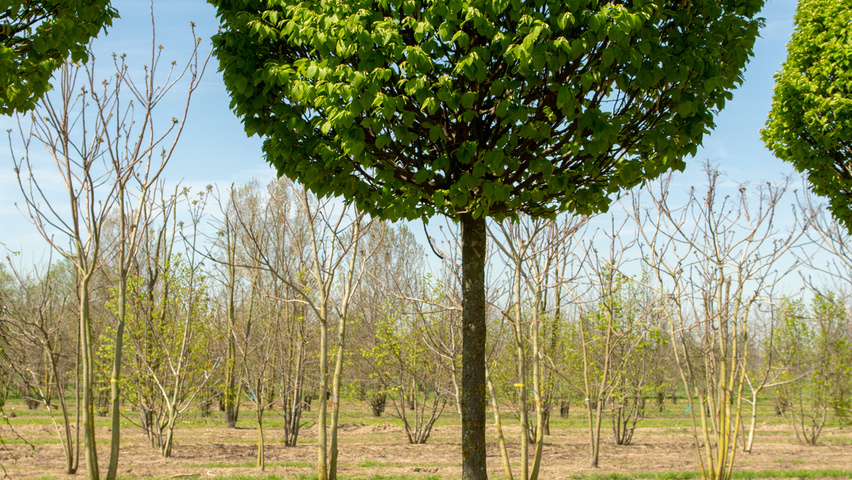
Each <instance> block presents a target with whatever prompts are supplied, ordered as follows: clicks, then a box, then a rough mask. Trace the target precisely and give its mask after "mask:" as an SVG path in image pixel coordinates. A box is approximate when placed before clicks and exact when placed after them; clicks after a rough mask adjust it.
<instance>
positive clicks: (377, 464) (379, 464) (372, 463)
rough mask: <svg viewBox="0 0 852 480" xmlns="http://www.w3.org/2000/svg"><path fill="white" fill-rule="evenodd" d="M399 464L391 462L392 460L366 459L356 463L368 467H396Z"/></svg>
mask: <svg viewBox="0 0 852 480" xmlns="http://www.w3.org/2000/svg"><path fill="white" fill-rule="evenodd" d="M400 465H401V464H399V463H392V462H377V461H374V460H366V461H363V462H361V463H359V464H358V466H359V467H363V468H370V467H398V466H400Z"/></svg>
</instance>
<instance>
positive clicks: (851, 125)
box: [762, 0, 852, 232]
mask: <svg viewBox="0 0 852 480" xmlns="http://www.w3.org/2000/svg"><path fill="white" fill-rule="evenodd" d="M795 27H796V29H795V32H794V33H793V37H792V39H791V40H790V43H789V44H788V45H787V60H786V61H785V62H784V65H783V66H782V68H781V70H780V71H779V72H778V73H777V74H776V75H775V81H776V82H777V83H776V86H775V94H774V96H773V101H772V110H771V111H770V112H769V119H768V120H767V122H766V128H765V129H764V130H763V131H762V137H763V141H764V142H766V146H767V147H768V148H769V149H770V150H772V152H773V153H774V154H775V155H776V156H778V157H779V158H781V159H782V160H784V161H786V162H790V163H792V164H793V166H794V167H795V168H796V170H797V171H799V172H804V173H807V175H808V180H809V181H810V183H811V185H812V188H813V191H814V192H815V193H816V194H818V195H822V196H824V197H827V198H828V200H829V204H830V208H831V211H832V213H833V214H834V216H835V217H836V218H837V219H838V220H839V221H840V222H841V223H843V224H844V225H845V226H846V228H847V229H849V231H850V232H852V1H850V0H801V1H800V2H799V7H798V11H797V12H796V17H795Z"/></svg>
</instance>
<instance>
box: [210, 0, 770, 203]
mask: <svg viewBox="0 0 852 480" xmlns="http://www.w3.org/2000/svg"><path fill="white" fill-rule="evenodd" d="M211 3H213V4H215V5H216V6H217V8H218V15H219V17H220V19H221V22H222V25H223V29H222V30H221V32H220V33H219V34H218V35H217V36H216V37H215V38H214V42H215V48H216V55H217V57H218V59H219V62H220V68H221V69H222V71H223V72H224V79H225V83H226V85H227V87H228V89H229V91H230V94H231V97H232V102H231V106H232V108H233V109H234V110H235V111H236V113H237V114H238V115H240V116H241V117H243V121H244V124H245V128H246V131H247V132H248V133H249V134H258V135H261V136H263V137H265V142H264V151H265V152H266V154H267V159H268V160H269V161H270V163H272V164H273V165H275V166H276V167H277V169H278V173H279V175H287V176H289V177H291V178H297V179H299V181H300V182H303V183H304V184H305V185H306V186H307V187H308V188H310V189H311V190H313V191H314V192H316V193H318V194H319V195H320V196H324V195H342V196H344V197H346V198H347V199H350V200H354V201H355V202H356V203H357V204H358V206H359V207H360V208H362V209H364V210H365V211H367V212H368V213H370V214H372V215H379V216H381V217H383V218H388V219H399V218H408V219H414V218H418V217H419V218H429V217H431V216H433V215H435V214H437V213H441V214H445V215H449V216H456V215H458V214H461V213H466V212H473V213H474V216H475V217H479V216H481V215H489V216H494V217H497V218H500V217H505V216H513V215H516V214H517V213H519V212H527V213H530V214H533V215H552V214H554V213H555V212H557V211H560V210H572V211H575V212H579V213H589V212H593V211H600V210H606V208H607V206H608V204H609V201H610V200H609V198H608V197H609V196H610V195H612V194H614V193H615V192H617V191H619V190H620V189H621V188H627V187H632V186H634V185H637V184H638V183H640V182H641V181H642V180H643V179H647V178H653V177H656V176H658V175H660V174H661V173H663V172H665V171H668V170H670V169H673V168H674V169H681V168H683V166H684V163H683V160H682V159H683V157H684V156H685V155H689V154H693V153H695V151H696V148H697V145H698V144H699V143H700V142H701V140H702V138H703V136H704V134H705V133H707V132H708V130H709V129H710V128H712V127H713V126H714V123H713V114H714V113H715V112H717V111H718V110H719V109H721V108H722V107H723V106H724V104H725V101H726V100H728V99H730V97H731V94H730V92H729V90H731V89H732V88H734V87H735V86H736V85H737V84H738V83H739V82H740V81H741V80H742V77H741V72H742V69H743V67H744V66H745V63H746V61H747V60H748V58H749V55H750V54H751V51H752V46H753V43H754V38H755V35H756V34H757V29H758V26H759V23H760V20H758V19H756V18H755V15H756V14H757V11H758V10H759V8H760V7H761V6H762V4H763V1H762V0H737V1H732V0H726V1H721V2H717V1H704V0H702V1H691V2H689V4H688V5H683V4H682V3H681V2H666V1H637V2H627V3H610V2H602V1H598V0H573V1H569V2H563V1H546V0H537V1H535V2H520V1H517V0H477V1H461V0H452V1H416V0H402V1H400V0H392V1H388V0H381V1H375V0H361V1H351V2H330V1H322V2H299V1H279V2H260V1H254V0H251V1H246V0H240V1H236V0H211Z"/></svg>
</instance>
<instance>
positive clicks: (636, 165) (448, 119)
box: [211, 0, 763, 480]
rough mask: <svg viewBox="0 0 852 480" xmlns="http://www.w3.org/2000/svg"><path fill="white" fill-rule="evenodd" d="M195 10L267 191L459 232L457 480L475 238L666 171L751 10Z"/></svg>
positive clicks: (470, 432)
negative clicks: (206, 13)
mask: <svg viewBox="0 0 852 480" xmlns="http://www.w3.org/2000/svg"><path fill="white" fill-rule="evenodd" d="M211 3H213V4H215V5H216V7H217V10H218V16H219V18H220V20H221V23H222V30H221V31H220V33H219V34H217V35H216V36H215V37H214V42H215V45H216V47H215V48H216V55H217V57H218V59H219V63H220V68H221V70H222V71H223V73H224V80H225V84H226V86H227V87H228V89H229V91H230V94H231V97H232V101H231V105H232V106H233V108H234V110H235V111H236V112H237V114H238V115H240V116H241V117H243V120H244V124H245V128H246V132H247V133H249V134H252V135H254V134H257V135H261V136H263V137H265V141H264V150H265V152H266V155H267V158H268V160H269V161H270V162H271V163H272V164H273V165H275V167H276V168H277V170H278V174H279V175H287V176H289V177H291V178H293V179H296V180H298V181H299V182H301V183H302V184H303V185H304V186H305V187H306V188H308V189H310V190H312V191H314V192H315V193H316V194H318V195H319V196H321V197H324V196H331V195H334V196H343V197H345V198H346V200H347V201H349V202H354V203H355V204H356V205H357V206H358V207H359V208H360V209H362V210H363V211H364V212H366V213H368V214H370V215H374V216H378V217H380V218H383V219H390V220H396V219H401V218H408V219H416V218H420V219H424V220H428V219H429V218H431V217H433V216H434V215H436V214H442V215H446V216H448V217H451V218H453V219H454V220H455V221H457V222H458V223H459V224H460V225H461V236H462V259H463V261H462V267H463V282H462V293H463V303H464V308H463V347H462V352H463V353H462V358H463V360H462V363H463V367H462V384H463V385H464V389H463V392H462V418H463V422H462V423H463V427H462V458H463V462H462V475H463V478H465V479H484V478H486V477H487V472H486V465H485V402H486V395H485V356H486V342H485V339H486V304H485V258H486V251H487V248H486V235H487V234H486V218H487V217H489V216H490V217H495V218H497V219H501V218H504V217H514V216H516V215H518V214H520V213H528V214H530V215H533V216H553V215H555V214H556V213H557V212H559V211H563V210H570V211H573V212H575V213H581V214H585V213H591V212H595V211H600V210H605V209H606V208H607V206H608V204H609V202H610V200H609V196H610V195H612V194H615V193H616V192H618V191H620V190H621V189H623V188H629V187H632V186H634V185H637V184H639V183H640V182H642V181H643V180H644V179H647V178H653V177H656V176H658V175H660V174H661V173H663V172H665V171H667V170H669V169H672V168H682V167H683V165H684V163H683V158H684V157H685V156H686V155H688V154H694V153H695V151H696V149H697V146H698V144H699V143H700V142H701V139H702V138H703V136H704V134H705V133H706V132H707V131H708V129H710V128H712V127H713V115H714V113H715V112H716V111H718V110H719V109H721V108H722V107H723V106H724V104H725V101H726V100H727V99H728V98H730V96H731V94H730V92H729V90H731V89H732V88H734V87H735V86H736V85H737V84H738V83H739V82H740V80H741V74H742V70H743V68H744V66H745V63H746V62H747V60H748V58H749V56H750V54H751V51H752V47H753V44H754V39H755V36H756V34H757V29H758V26H759V24H760V21H759V20H758V19H757V18H755V16H756V14H757V12H758V10H759V9H760V7H761V6H762V4H763V1H762V0H746V1H740V0H725V1H722V2H718V1H715V0H713V1H710V0H693V1H690V2H689V3H688V4H686V5H684V4H683V3H682V2H679V1H678V2H674V1H672V2H665V3H663V4H662V5H661V4H655V3H639V4H621V3H603V2H598V1H597V0H582V1H578V2H569V3H566V2H562V1H545V0H542V1H540V2H535V3H522V2H513V1H497V2H492V1H485V0H478V1H474V2H462V1H459V0H453V1H450V2H445V1H433V2H417V1H408V0H406V1H400V0H397V1H380V2H379V1H372V0H362V1H354V2H301V1H297V0H292V1H283V2H278V3H277V4H276V5H275V6H270V5H266V4H262V3H261V2H232V1H228V0H211ZM332 478H334V477H332ZM320 480H326V478H325V477H324V476H321V477H320Z"/></svg>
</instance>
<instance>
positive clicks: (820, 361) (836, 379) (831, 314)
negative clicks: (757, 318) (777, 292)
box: [775, 293, 852, 445]
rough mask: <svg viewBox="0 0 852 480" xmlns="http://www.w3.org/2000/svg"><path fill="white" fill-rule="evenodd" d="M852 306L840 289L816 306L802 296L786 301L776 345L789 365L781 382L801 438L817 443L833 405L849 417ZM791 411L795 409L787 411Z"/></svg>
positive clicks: (781, 393) (781, 395)
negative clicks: (849, 312) (851, 319)
mask: <svg viewBox="0 0 852 480" xmlns="http://www.w3.org/2000/svg"><path fill="white" fill-rule="evenodd" d="M847 330H848V320H847V316H846V306H845V305H844V303H843V302H842V301H841V300H840V299H839V298H837V297H836V296H835V295H834V294H831V293H829V294H827V295H821V294H820V295H817V296H816V297H814V300H813V303H812V305H811V308H810V311H808V309H807V308H806V307H805V306H804V304H803V303H802V302H801V301H785V303H784V305H783V308H782V314H781V318H780V322H779V326H778V331H777V332H776V340H775V349H776V354H777V355H778V358H779V360H780V362H781V368H782V369H784V372H783V374H782V377H781V378H782V380H793V381H792V382H791V383H787V384H784V385H781V386H779V387H777V390H776V396H778V398H779V403H780V404H781V405H782V406H783V407H784V408H785V410H784V413H786V414H789V421H790V423H791V424H792V426H793V428H794V431H795V433H796V436H797V438H799V440H800V441H802V442H803V443H808V444H811V445H813V444H815V443H816V442H817V440H818V438H819V435H820V433H821V431H822V428H823V426H824V425H825V421H826V415H827V411H828V409H829V408H833V409H834V411H835V413H836V414H837V415H838V417H839V418H841V419H842V418H845V416H846V415H848V413H849V407H850V380H849V379H850V373H852V372H850V368H852V367H850V361H852V358H850V357H852V351H850V350H852V349H850V345H849V339H848V337H847V333H846V331H847ZM787 410H789V412H788V411H787Z"/></svg>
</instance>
